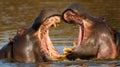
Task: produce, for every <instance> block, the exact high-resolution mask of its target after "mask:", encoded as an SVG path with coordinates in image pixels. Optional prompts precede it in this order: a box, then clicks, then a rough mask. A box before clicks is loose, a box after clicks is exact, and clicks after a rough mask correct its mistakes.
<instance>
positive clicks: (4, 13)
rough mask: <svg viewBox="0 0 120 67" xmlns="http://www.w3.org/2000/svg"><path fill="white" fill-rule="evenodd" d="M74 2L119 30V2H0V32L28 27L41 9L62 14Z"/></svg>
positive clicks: (75, 0)
mask: <svg viewBox="0 0 120 67" xmlns="http://www.w3.org/2000/svg"><path fill="white" fill-rule="evenodd" d="M75 2H76V3H79V4H80V5H81V6H82V7H83V8H85V9H86V10H88V12H90V13H91V14H92V15H93V16H95V17H99V16H106V19H107V22H108V24H109V25H111V26H112V27H113V28H115V29H118V30H120V19H119V18H120V0H19V1H18V0H0V30H2V29H3V30H4V29H16V28H19V27H28V26H30V25H31V23H32V22H33V21H34V19H35V18H36V16H37V15H38V14H39V12H40V10H41V9H44V8H55V9H57V10H58V11H60V12H62V11H63V10H64V8H65V7H66V6H68V5H69V4H71V3H75ZM63 26H64V25H62V27H61V28H64V27H66V26H64V27H63ZM66 28H70V27H69V26H68V27H66Z"/></svg>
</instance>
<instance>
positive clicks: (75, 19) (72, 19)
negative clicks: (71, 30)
mask: <svg viewBox="0 0 120 67" xmlns="http://www.w3.org/2000/svg"><path fill="white" fill-rule="evenodd" d="M64 20H65V21H67V22H69V23H72V24H76V25H78V26H79V35H78V41H77V44H76V47H78V46H79V45H80V44H81V43H82V41H83V37H84V24H83V22H82V20H81V18H79V16H78V15H77V14H75V13H74V12H72V11H71V10H70V11H66V12H65V13H64Z"/></svg>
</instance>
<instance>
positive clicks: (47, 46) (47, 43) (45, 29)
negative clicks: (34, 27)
mask: <svg viewBox="0 0 120 67" xmlns="http://www.w3.org/2000/svg"><path fill="white" fill-rule="evenodd" d="M59 22H60V17H59V16H52V17H50V18H48V19H47V20H45V21H44V23H43V24H42V25H41V26H40V27H39V29H38V31H37V32H36V33H35V36H37V37H38V39H39V40H40V45H39V46H40V51H42V52H44V54H45V55H46V57H47V58H48V59H50V60H55V59H56V57H58V56H59V53H58V51H57V50H56V49H55V48H54V46H53V43H52V41H51V40H50V37H49V28H50V27H51V26H56V24H58V23H59Z"/></svg>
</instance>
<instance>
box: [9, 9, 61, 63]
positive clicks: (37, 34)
mask: <svg viewBox="0 0 120 67" xmlns="http://www.w3.org/2000/svg"><path fill="white" fill-rule="evenodd" d="M58 23H60V15H59V13H58V12H57V11H56V10H55V9H43V10H41V12H40V14H39V15H38V17H37V18H36V19H35V21H34V22H33V24H32V25H31V26H30V27H29V28H28V29H18V31H17V35H16V36H15V37H14V39H13V40H14V41H13V42H14V43H13V46H14V48H13V56H14V58H15V59H16V61H22V60H21V59H25V61H27V62H29V61H30V62H31V61H33V62H34V61H35V59H34V57H35V58H36V56H37V57H40V58H41V59H36V60H42V61H48V60H53V59H55V58H56V57H57V56H59V53H58V51H57V50H56V49H55V48H54V46H53V43H52V42H51V40H50V37H49V29H50V27H51V26H56V24H58ZM11 41H12V40H11ZM34 52H35V53H34ZM34 54H37V55H34ZM27 58H28V59H27Z"/></svg>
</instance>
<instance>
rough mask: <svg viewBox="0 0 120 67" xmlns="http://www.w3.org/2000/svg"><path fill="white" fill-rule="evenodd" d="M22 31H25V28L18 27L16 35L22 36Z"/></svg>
mask: <svg viewBox="0 0 120 67" xmlns="http://www.w3.org/2000/svg"><path fill="white" fill-rule="evenodd" d="M24 31H25V29H22V28H19V29H18V30H17V35H18V36H22V35H23V34H24Z"/></svg>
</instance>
